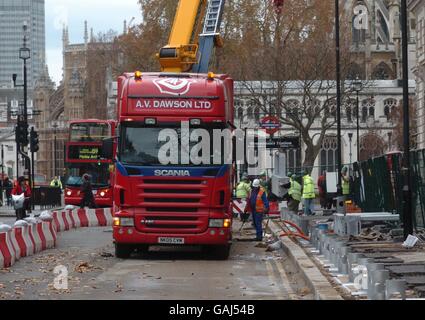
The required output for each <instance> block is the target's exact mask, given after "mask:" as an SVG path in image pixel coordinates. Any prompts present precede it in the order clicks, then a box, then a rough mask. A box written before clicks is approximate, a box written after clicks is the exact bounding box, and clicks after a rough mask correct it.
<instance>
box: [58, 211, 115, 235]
mask: <svg viewBox="0 0 425 320" xmlns="http://www.w3.org/2000/svg"><path fill="white" fill-rule="evenodd" d="M52 216H53V220H54V224H55V226H56V230H57V231H58V232H59V231H66V230H69V229H71V228H84V227H107V226H112V223H113V217H112V209H111V208H105V209H74V210H70V209H68V210H64V211H53V213H52Z"/></svg>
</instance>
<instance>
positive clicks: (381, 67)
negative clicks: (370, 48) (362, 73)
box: [372, 62, 394, 80]
mask: <svg viewBox="0 0 425 320" xmlns="http://www.w3.org/2000/svg"><path fill="white" fill-rule="evenodd" d="M393 78H394V73H393V71H392V70H391V68H390V67H389V66H388V65H387V64H386V63H385V62H381V63H380V64H378V65H377V66H376V67H375V69H374V70H373V72H372V80H390V79H393Z"/></svg>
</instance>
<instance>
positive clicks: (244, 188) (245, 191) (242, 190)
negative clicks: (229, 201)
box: [236, 173, 251, 199]
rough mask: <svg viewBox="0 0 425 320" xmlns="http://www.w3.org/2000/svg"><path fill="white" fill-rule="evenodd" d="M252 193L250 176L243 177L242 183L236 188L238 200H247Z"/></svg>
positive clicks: (244, 175) (245, 174)
mask: <svg viewBox="0 0 425 320" xmlns="http://www.w3.org/2000/svg"><path fill="white" fill-rule="evenodd" d="M250 192H251V182H250V181H249V178H248V174H247V173H244V174H243V175H242V179H241V181H240V182H239V183H238V185H237V186H236V198H238V199H247V198H248V196H249V193H250Z"/></svg>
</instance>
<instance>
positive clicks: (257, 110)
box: [254, 107, 260, 123]
mask: <svg viewBox="0 0 425 320" xmlns="http://www.w3.org/2000/svg"><path fill="white" fill-rule="evenodd" d="M254 119H255V122H256V123H259V122H260V108H259V107H257V108H255V109H254Z"/></svg>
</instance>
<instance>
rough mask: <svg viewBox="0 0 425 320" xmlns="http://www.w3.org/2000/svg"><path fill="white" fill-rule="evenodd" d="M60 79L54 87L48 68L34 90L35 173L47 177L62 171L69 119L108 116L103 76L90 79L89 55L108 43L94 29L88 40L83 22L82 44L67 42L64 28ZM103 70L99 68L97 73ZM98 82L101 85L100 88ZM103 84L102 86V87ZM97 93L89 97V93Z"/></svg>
mask: <svg viewBox="0 0 425 320" xmlns="http://www.w3.org/2000/svg"><path fill="white" fill-rule="evenodd" d="M62 40H63V79H62V81H61V83H60V85H59V87H57V88H55V85H54V83H53V82H52V81H51V79H50V77H49V75H48V71H47V67H46V68H45V69H44V71H43V73H42V75H41V77H40V78H39V79H38V81H37V82H36V87H35V90H34V104H35V108H36V109H37V110H39V111H40V112H41V115H40V116H38V117H37V119H36V127H37V128H38V129H39V133H40V151H39V152H38V158H39V159H40V160H39V161H37V163H36V172H37V174H41V175H44V176H46V177H47V179H50V178H52V177H54V176H55V175H57V176H62V175H63V173H64V160H65V159H64V157H65V152H64V150H65V142H66V140H67V137H68V127H69V122H70V121H72V120H77V119H90V118H91V119H94V118H96V119H106V118H107V103H108V101H107V89H108V88H107V86H106V79H107V75H106V74H105V75H104V77H103V78H102V79H98V81H96V82H95V81H92V79H90V75H89V71H88V70H89V69H90V66H89V65H90V63H91V64H93V61H91V57H92V56H94V54H92V53H93V52H95V51H96V52H97V51H98V50H99V48H101V49H103V50H105V48H106V50H108V48H109V46H110V45H111V44H110V43H103V42H102V43H98V42H96V40H95V38H94V36H93V31H92V32H91V37H90V39H89V35H88V26H87V22H85V28H84V43H80V44H70V43H69V32H68V28H67V27H64V29H63V36H62ZM102 72H104V73H106V71H102V70H101V71H100V73H102ZM99 83H100V87H99ZM102 84H104V85H103V87H102ZM93 91H95V92H96V94H94V95H91V96H95V99H94V101H93V99H92V100H90V92H93Z"/></svg>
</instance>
